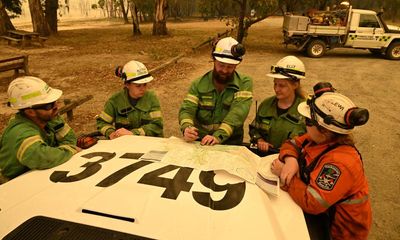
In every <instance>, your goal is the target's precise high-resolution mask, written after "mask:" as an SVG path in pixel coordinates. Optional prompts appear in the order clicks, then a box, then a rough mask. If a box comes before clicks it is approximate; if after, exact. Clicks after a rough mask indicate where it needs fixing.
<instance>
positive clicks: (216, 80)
mask: <svg viewBox="0 0 400 240" xmlns="http://www.w3.org/2000/svg"><path fill="white" fill-rule="evenodd" d="M244 53H245V49H244V47H243V45H241V44H239V43H238V42H237V41H236V40H235V39H233V38H232V37H226V38H223V39H221V40H219V41H218V42H217V44H216V45H215V47H214V48H213V51H212V57H213V62H214V69H213V70H212V71H209V72H207V73H206V74H204V75H203V76H201V77H200V78H198V79H196V80H195V81H193V82H192V84H191V86H190V89H189V93H188V94H187V95H186V97H185V99H184V100H183V103H182V105H181V107H180V110H179V123H180V127H181V131H182V133H183V138H184V139H185V140H186V141H188V142H192V141H195V140H199V141H200V143H201V144H203V145H214V144H233V145H240V144H242V142H243V123H244V121H245V119H246V117H247V115H248V113H249V109H250V106H251V103H252V98H253V96H252V91H253V82H252V79H251V78H249V77H247V76H244V75H242V74H239V73H238V72H237V71H236V67H237V65H238V64H239V63H240V62H241V61H242V57H243V55H244Z"/></svg>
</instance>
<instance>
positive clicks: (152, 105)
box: [96, 61, 163, 139]
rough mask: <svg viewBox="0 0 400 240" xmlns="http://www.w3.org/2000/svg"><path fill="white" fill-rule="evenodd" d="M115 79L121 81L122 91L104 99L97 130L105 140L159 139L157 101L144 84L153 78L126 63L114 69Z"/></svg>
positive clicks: (138, 66) (133, 63)
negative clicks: (125, 137)
mask: <svg viewBox="0 0 400 240" xmlns="http://www.w3.org/2000/svg"><path fill="white" fill-rule="evenodd" d="M115 74H116V76H118V77H120V78H121V79H122V81H123V84H124V88H123V90H121V91H119V92H117V93H115V94H114V95H113V96H112V97H111V98H109V99H108V101H107V102H106V104H105V106H104V110H103V111H102V112H101V113H100V114H99V115H98V116H97V117H96V124H97V129H98V130H99V131H100V132H101V134H103V135H104V136H105V137H107V138H108V139H115V138H118V137H121V136H124V135H141V136H155V137H162V136H163V119H162V115H161V108H160V102H159V100H158V98H157V96H156V94H155V93H154V92H153V91H148V90H147V88H148V83H149V82H151V81H152V80H153V77H152V76H151V75H150V74H149V72H148V71H147V68H146V66H145V65H144V64H143V63H141V62H138V61H130V62H128V63H126V64H125V65H124V67H120V66H119V67H117V68H116V70H115Z"/></svg>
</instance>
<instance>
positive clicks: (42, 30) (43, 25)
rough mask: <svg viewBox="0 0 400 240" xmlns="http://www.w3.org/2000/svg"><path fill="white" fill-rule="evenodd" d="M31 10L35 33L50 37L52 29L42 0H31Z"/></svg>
mask: <svg viewBox="0 0 400 240" xmlns="http://www.w3.org/2000/svg"><path fill="white" fill-rule="evenodd" d="M29 10H30V12H31V18H32V26H33V31H34V32H38V33H39V34H40V35H41V36H49V35H50V29H49V25H48V24H47V22H46V18H45V17H44V14H43V9H42V5H41V4H40V0H29Z"/></svg>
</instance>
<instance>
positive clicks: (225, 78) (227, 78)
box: [212, 68, 234, 84]
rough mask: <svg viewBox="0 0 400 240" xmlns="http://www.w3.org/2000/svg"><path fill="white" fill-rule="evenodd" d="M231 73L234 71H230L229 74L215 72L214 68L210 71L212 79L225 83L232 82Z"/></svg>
mask: <svg viewBox="0 0 400 240" xmlns="http://www.w3.org/2000/svg"><path fill="white" fill-rule="evenodd" d="M233 74H234V72H232V73H230V74H223V73H219V72H217V70H216V69H215V68H214V70H213V73H212V75H213V79H214V80H215V81H216V82H217V83H219V84H227V83H229V82H232V81H233Z"/></svg>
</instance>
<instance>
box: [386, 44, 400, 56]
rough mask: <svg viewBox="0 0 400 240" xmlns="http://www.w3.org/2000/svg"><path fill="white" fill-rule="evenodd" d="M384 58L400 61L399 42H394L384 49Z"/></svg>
mask: <svg viewBox="0 0 400 240" xmlns="http://www.w3.org/2000/svg"><path fill="white" fill-rule="evenodd" d="M386 57H387V58H388V59H391V60H400V42H394V43H391V44H390V45H389V47H388V48H387V49H386Z"/></svg>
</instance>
